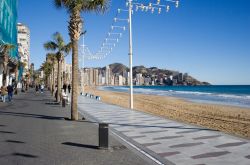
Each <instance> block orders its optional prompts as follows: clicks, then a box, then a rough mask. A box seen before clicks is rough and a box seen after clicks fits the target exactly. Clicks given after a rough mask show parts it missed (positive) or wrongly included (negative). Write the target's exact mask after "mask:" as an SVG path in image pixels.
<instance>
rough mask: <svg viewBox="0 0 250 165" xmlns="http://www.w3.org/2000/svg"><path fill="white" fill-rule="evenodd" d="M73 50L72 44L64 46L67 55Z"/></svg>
mask: <svg viewBox="0 0 250 165" xmlns="http://www.w3.org/2000/svg"><path fill="white" fill-rule="evenodd" d="M71 49H72V42H70V43H68V44H67V45H65V46H64V52H65V53H66V54H69V52H70V51H71Z"/></svg>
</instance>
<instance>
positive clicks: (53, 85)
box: [52, 63, 55, 97]
mask: <svg viewBox="0 0 250 165" xmlns="http://www.w3.org/2000/svg"><path fill="white" fill-rule="evenodd" d="M54 91H55V64H54V63H53V67H52V96H53V97H54Z"/></svg>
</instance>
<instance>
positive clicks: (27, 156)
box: [12, 152, 38, 158]
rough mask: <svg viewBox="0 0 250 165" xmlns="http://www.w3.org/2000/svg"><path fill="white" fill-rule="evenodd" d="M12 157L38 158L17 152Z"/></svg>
mask: <svg viewBox="0 0 250 165" xmlns="http://www.w3.org/2000/svg"><path fill="white" fill-rule="evenodd" d="M12 155H13V156H21V157H25V158H38V156H36V155H31V154H24V153H19V152H15V153H13V154H12Z"/></svg>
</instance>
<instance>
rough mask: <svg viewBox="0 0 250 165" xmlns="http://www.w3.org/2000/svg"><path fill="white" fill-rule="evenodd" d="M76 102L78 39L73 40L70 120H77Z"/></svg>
mask: <svg viewBox="0 0 250 165" xmlns="http://www.w3.org/2000/svg"><path fill="white" fill-rule="evenodd" d="M77 102H78V40H73V41H72V95H71V120H78V111H77Z"/></svg>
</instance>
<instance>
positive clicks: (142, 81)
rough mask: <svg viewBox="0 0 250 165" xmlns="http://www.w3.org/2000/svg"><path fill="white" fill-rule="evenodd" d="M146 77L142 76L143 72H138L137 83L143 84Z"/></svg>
mask: <svg viewBox="0 0 250 165" xmlns="http://www.w3.org/2000/svg"><path fill="white" fill-rule="evenodd" d="M143 84H144V78H143V77H142V74H141V73H138V74H136V85H143Z"/></svg>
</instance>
